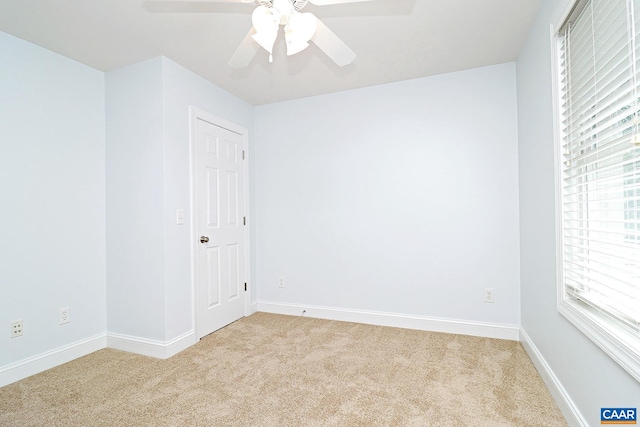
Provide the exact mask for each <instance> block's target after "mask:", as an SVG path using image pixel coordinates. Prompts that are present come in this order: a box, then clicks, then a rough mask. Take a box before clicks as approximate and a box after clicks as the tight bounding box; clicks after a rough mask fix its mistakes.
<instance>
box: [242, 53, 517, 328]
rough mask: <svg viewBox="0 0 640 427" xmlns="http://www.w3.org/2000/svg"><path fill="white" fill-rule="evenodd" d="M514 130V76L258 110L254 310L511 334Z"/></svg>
mask: <svg viewBox="0 0 640 427" xmlns="http://www.w3.org/2000/svg"><path fill="white" fill-rule="evenodd" d="M516 120H517V114H516V81H515V64H513V63H510V64H503V65H497V66H491V67H484V68H478V69H473V70H468V71H462V72H458V73H451V74H444V75H440V76H435V77H428V78H422V79H415V80H410V81H404V82H398V83H392V84H388V85H381V86H375V87H370V88H364V89H358V90H352V91H347V92H341V93H335V94H330V95H323V96H317V97H312V98H305V99H300V100H295V101H288V102H282V103H276V104H270V105H265V106H260V107H257V108H256V125H255V127H256V139H257V144H256V150H255V151H256V152H255V156H256V166H255V168H254V169H253V171H254V174H255V177H256V178H255V179H256V212H257V217H256V221H257V223H258V224H257V240H256V247H257V249H256V251H257V253H258V258H257V260H256V262H257V274H258V300H259V302H275V303H281V304H308V305H316V306H324V307H330V308H338V309H360V310H371V311H376V312H388V313H397V314H402V315H418V316H425V317H434V318H446V319H458V320H464V321H469V322H484V323H488V324H503V325H514V326H516V327H517V325H519V323H520V308H519V301H520V286H519V280H520V278H519V274H520V273H519V271H520V270H519V257H518V249H519V240H518V239H519V237H518V184H517V183H518V171H517V162H518V159H517V156H518V151H517V144H518V142H517V137H518V130H517V121H516ZM279 276H284V278H285V282H286V283H285V287H284V288H278V277H279ZM484 288H493V289H494V290H495V299H496V302H495V304H486V303H484Z"/></svg>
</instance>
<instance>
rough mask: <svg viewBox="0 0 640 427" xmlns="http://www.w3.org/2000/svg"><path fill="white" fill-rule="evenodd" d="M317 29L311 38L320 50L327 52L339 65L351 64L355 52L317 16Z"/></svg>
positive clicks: (354, 57)
mask: <svg viewBox="0 0 640 427" xmlns="http://www.w3.org/2000/svg"><path fill="white" fill-rule="evenodd" d="M316 19H317V21H318V29H317V30H316V33H315V34H314V35H313V37H312V38H311V41H312V42H314V43H315V44H316V45H317V46H318V47H319V48H320V50H322V51H323V52H324V53H326V54H327V56H328V57H329V58H331V59H332V60H333V62H335V63H336V64H337V65H338V66H339V67H342V66H345V65H348V64H351V63H352V62H353V61H354V60H355V59H356V57H357V55H356V53H355V52H354V51H352V50H351V48H349V46H347V45H346V44H345V42H343V41H342V40H341V39H340V37H338V36H336V34H335V33H334V32H333V31H331V30H330V29H329V27H327V26H326V25H324V24H323V23H322V21H320V20H319V19H318V18H316Z"/></svg>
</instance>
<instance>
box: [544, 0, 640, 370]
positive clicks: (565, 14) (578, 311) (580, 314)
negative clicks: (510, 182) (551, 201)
mask: <svg viewBox="0 0 640 427" xmlns="http://www.w3.org/2000/svg"><path fill="white" fill-rule="evenodd" d="M590 1H591V0H566V1H564V2H563V3H562V4H560V6H559V7H558V9H557V10H556V13H555V14H554V17H553V18H552V22H551V25H550V40H551V56H552V58H551V65H552V91H553V118H554V120H553V133H554V173H555V220H556V290H557V310H558V312H559V313H560V314H561V315H562V316H564V317H565V318H566V319H567V320H568V321H569V322H570V323H571V324H573V325H574V326H575V327H576V328H577V329H578V330H580V331H581V332H582V333H583V334H584V335H586V336H587V337H588V338H589V339H590V340H591V341H593V342H594V343H595V344H596V345H597V346H598V347H600V348H601V349H602V350H603V351H604V352H605V353H606V354H607V355H609V357H611V358H612V359H613V360H615V361H616V362H617V363H618V364H619V365H620V366H621V367H623V368H624V369H625V370H626V371H627V372H628V373H629V374H630V375H631V376H632V377H633V378H634V379H635V380H636V381H638V382H640V337H638V336H636V335H634V334H632V333H631V332H629V331H628V330H626V329H625V328H623V327H622V326H620V325H618V324H617V323H616V322H615V321H613V320H611V319H609V318H608V317H607V316H606V315H602V314H599V312H598V310H597V309H595V308H593V307H591V306H588V305H587V304H585V303H582V302H579V301H577V300H574V299H571V298H570V297H569V296H568V295H567V292H566V291H565V279H564V213H563V205H564V201H563V185H562V184H563V160H564V159H563V152H562V147H563V143H564V135H563V128H562V120H563V111H562V108H561V102H562V95H563V94H562V93H561V85H560V81H561V73H562V70H561V68H560V67H561V66H560V61H559V58H560V55H561V53H562V43H563V40H562V34H561V29H562V27H563V26H564V23H565V22H566V21H567V20H568V19H569V17H570V16H572V14H573V13H575V11H576V10H581V8H583V7H584V5H585V4H588V3H589V2H590Z"/></svg>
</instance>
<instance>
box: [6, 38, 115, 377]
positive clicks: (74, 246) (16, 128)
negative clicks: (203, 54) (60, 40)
mask: <svg viewBox="0 0 640 427" xmlns="http://www.w3.org/2000/svg"><path fill="white" fill-rule="evenodd" d="M104 101H105V100H104V74H103V73H101V72H99V71H96V70H94V69H91V68H89V67H86V66H84V65H81V64H79V63H77V62H74V61H71V60H69V59H67V58H64V57H62V56H60V55H58V54H55V53H53V52H50V51H48V50H46V49H43V48H41V47H38V46H35V45H33V44H31V43H28V42H25V41H23V40H20V39H17V38H15V37H13V36H10V35H7V34H4V33H0V206H1V209H0V223H1V224H2V226H0V242H1V243H0V331H1V332H0V367H2V366H5V365H7V364H10V363H14V362H16V361H19V360H22V359H26V358H29V357H32V356H36V355H39V354H41V353H44V352H46V351H49V350H51V349H54V348H58V347H62V346H65V345H69V344H72V343H75V342H77V341H80V340H83V339H86V338H88V337H92V336H96V335H100V334H103V333H104V330H105V325H106V297H105V296H106V274H105V136H104V135H105V127H104ZM62 307H69V308H70V314H71V323H69V324H66V325H59V324H58V310H59V309H60V308H62ZM17 319H22V320H23V321H24V335H23V336H22V337H21V338H14V339H11V338H9V322H10V321H13V320H17Z"/></svg>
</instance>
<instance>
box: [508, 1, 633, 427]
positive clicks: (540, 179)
mask: <svg viewBox="0 0 640 427" xmlns="http://www.w3.org/2000/svg"><path fill="white" fill-rule="evenodd" d="M566 3H567V2H566V1H564V0H546V1H545V2H544V3H543V8H542V10H541V12H540V13H539V15H538V18H537V20H536V23H535V26H534V28H533V30H532V32H531V34H530V36H529V39H528V43H527V45H526V47H525V49H524V50H523V52H522V53H521V54H520V57H519V59H518V62H517V81H518V125H519V137H518V138H519V162H518V169H519V173H520V241H521V245H520V265H521V279H520V280H521V286H522V290H521V292H522V302H521V309H522V328H523V329H524V330H525V332H526V333H527V334H528V335H529V336H530V338H531V340H532V341H533V344H534V345H535V346H536V347H537V349H538V350H539V351H540V353H541V354H542V356H543V358H544V359H545V360H546V362H547V363H548V364H549V366H550V367H551V370H552V371H553V374H554V375H555V376H556V377H557V379H558V380H559V381H560V383H561V385H562V386H563V387H564V389H565V390H566V392H567V393H568V396H569V397H570V399H571V400H572V401H573V403H574V404H575V405H576V407H577V409H578V411H579V412H580V413H581V414H582V416H583V417H584V419H586V420H587V422H588V423H589V425H592V426H595V425H599V424H600V412H599V411H600V408H601V407H638V406H639V405H640V384H638V382H637V381H635V380H634V379H633V378H632V377H631V376H630V375H628V374H627V373H626V372H625V371H624V370H623V369H622V368H620V366H619V365H617V364H616V363H615V362H613V361H612V360H611V359H610V358H609V357H608V356H607V355H606V354H605V353H604V352H602V351H601V350H600V349H599V348H598V347H597V346H596V345H595V344H593V343H592V342H591V341H590V340H589V339H587V338H586V337H585V336H584V335H583V334H582V333H581V332H579V331H578V330H577V329H576V328H575V327H574V326H572V325H571V324H570V323H569V322H568V321H567V320H565V318H564V317H562V316H561V315H560V314H558V311H557V308H556V289H557V288H556V286H557V283H556V282H557V281H556V241H555V238H556V235H555V232H556V228H555V227H556V225H555V183H554V138H553V97H552V87H551V85H552V80H551V76H552V74H551V73H552V69H551V55H552V52H551V39H550V23H551V20H552V16H553V15H554V13H555V12H556V10H557V9H558V8H559V7H561V6H562V5H564V4H566Z"/></svg>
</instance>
